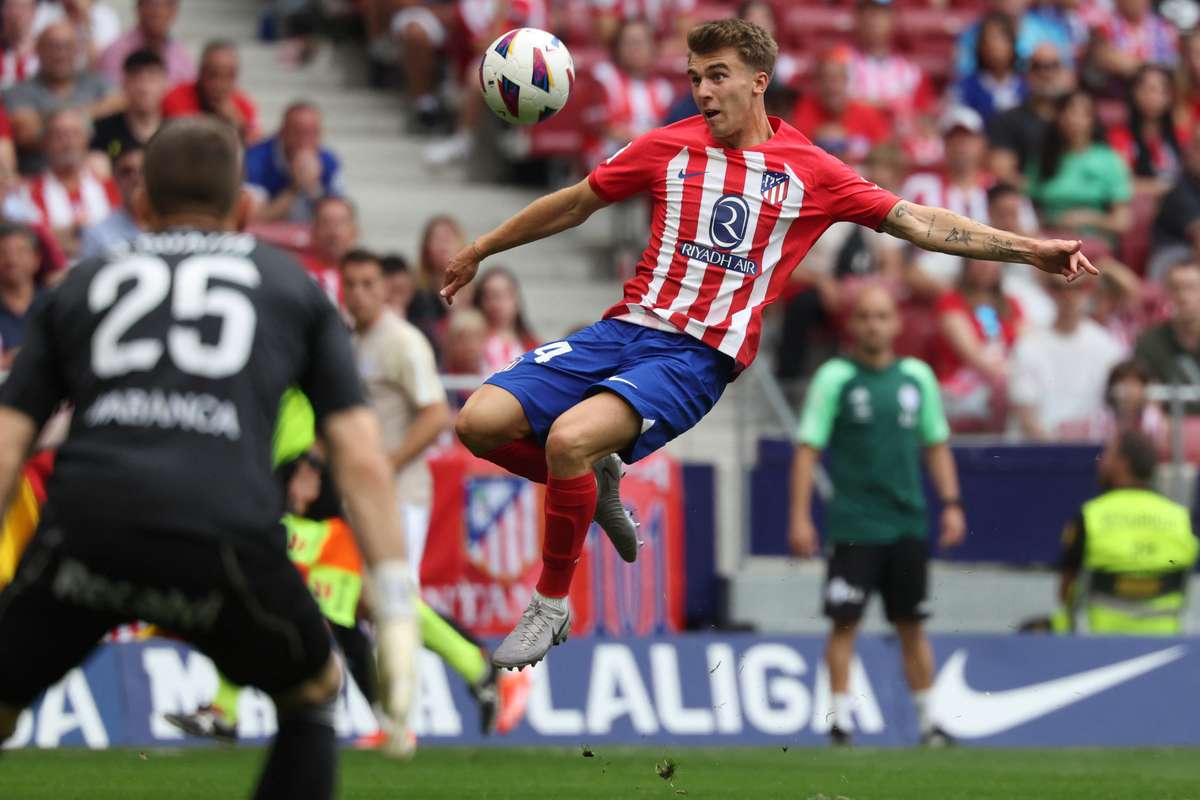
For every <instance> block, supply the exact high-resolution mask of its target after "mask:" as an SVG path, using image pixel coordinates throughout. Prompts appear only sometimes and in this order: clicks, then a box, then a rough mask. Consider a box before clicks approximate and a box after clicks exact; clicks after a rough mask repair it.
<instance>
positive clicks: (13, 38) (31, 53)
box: [0, 0, 38, 89]
mask: <svg viewBox="0 0 1200 800" xmlns="http://www.w3.org/2000/svg"><path fill="white" fill-rule="evenodd" d="M36 6H37V0H4V8H3V10H2V11H0V89H7V88H8V87H9V86H12V85H13V84H15V83H20V82H21V81H23V80H26V79H28V78H32V77H33V76H34V75H35V74H36V73H37V71H38V57H37V35H36V33H35V32H34V28H33V17H34V13H35V11H36Z"/></svg>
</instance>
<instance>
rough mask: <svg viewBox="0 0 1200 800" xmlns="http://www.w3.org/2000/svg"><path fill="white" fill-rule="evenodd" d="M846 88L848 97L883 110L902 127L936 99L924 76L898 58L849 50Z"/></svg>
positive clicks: (913, 66) (896, 56) (906, 61)
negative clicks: (848, 79) (848, 93)
mask: <svg viewBox="0 0 1200 800" xmlns="http://www.w3.org/2000/svg"><path fill="white" fill-rule="evenodd" d="M849 85H850V96H851V97H853V98H854V99H855V100H859V101H861V102H863V103H868V104H870V105H873V106H875V107H876V108H880V109H883V110H884V111H887V112H888V113H889V114H891V115H892V117H893V120H894V121H895V122H897V123H899V124H902V125H903V124H907V122H908V120H909V118H911V117H912V115H913V114H915V113H916V112H918V111H925V110H926V109H928V108H929V107H930V106H931V105H932V104H933V103H934V102H935V101H936V99H937V98H936V97H935V96H934V94H933V90H932V89H931V88H930V86H929V81H927V80H926V79H925V73H924V72H922V71H921V68H920V67H919V66H917V65H916V63H915V62H913V61H911V60H909V59H908V58H906V57H904V56H902V55H889V56H885V57H882V58H881V57H878V56H872V55H869V54H867V53H863V52H859V51H857V50H855V51H853V53H852V54H851V56H850V84H849Z"/></svg>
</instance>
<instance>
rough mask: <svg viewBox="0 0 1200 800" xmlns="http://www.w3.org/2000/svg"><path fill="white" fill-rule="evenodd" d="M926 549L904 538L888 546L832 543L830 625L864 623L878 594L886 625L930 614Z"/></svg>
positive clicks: (828, 597) (828, 591) (827, 603)
mask: <svg viewBox="0 0 1200 800" xmlns="http://www.w3.org/2000/svg"><path fill="white" fill-rule="evenodd" d="M928 585H929V545H928V544H927V543H926V541H925V540H924V539H917V538H913V537H905V538H902V539H897V540H896V541H894V542H891V543H890V544H843V543H839V544H835V545H834V547H833V554H832V555H831V556H830V558H829V563H828V566H827V568H826V574H825V616H827V617H829V618H830V619H832V620H833V621H834V622H841V623H850V622H858V621H859V620H860V619H862V615H863V609H864V608H865V607H866V605H867V601H868V600H870V599H871V593H872V592H874V591H875V590H878V591H879V593H880V594H881V595H882V596H883V608H884V612H885V614H886V615H887V619H888V621H889V622H893V623H894V622H917V621H920V620H923V619H925V618H926V617H927V616H929V614H928V613H927V612H926V610H925V593H926V590H927V588H928Z"/></svg>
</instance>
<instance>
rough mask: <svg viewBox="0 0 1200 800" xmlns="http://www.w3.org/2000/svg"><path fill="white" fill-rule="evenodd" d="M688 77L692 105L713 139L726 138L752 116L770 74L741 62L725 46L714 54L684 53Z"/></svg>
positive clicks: (731, 50)
mask: <svg viewBox="0 0 1200 800" xmlns="http://www.w3.org/2000/svg"><path fill="white" fill-rule="evenodd" d="M688 79H689V80H691V82H692V97H693V99H695V101H696V108H698V109H700V113H701V114H703V115H704V121H705V122H706V123H708V129H709V131H710V132H711V133H712V135H713V138H714V139H727V138H729V137H731V136H733V135H734V134H736V133H737V132H739V131H741V130H742V129H743V128H745V127H746V126H747V125H749V123H750V120H751V119H752V118H753V115H754V110H755V103H756V102H759V103H761V98H762V96H763V94H764V93H765V92H766V91H767V84H768V83H769V82H770V79H771V78H770V76H769V75H767V73H765V72H756V71H755V70H754V69H753V68H751V67H750V66H749V65H748V64H746V63H745V62H744V61H742V58H741V56H739V55H738V53H737V50H735V49H734V48H732V47H726V48H723V49H721V50H718V51H716V52H715V53H708V54H706V55H700V54H698V53H690V54H689V55H688Z"/></svg>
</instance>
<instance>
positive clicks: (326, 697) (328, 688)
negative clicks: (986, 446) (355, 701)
mask: <svg viewBox="0 0 1200 800" xmlns="http://www.w3.org/2000/svg"><path fill="white" fill-rule="evenodd" d="M341 690H342V660H341V659H340V658H338V657H337V656H336V655H333V654H331V655H330V656H329V660H328V661H326V662H325V666H324V667H322V668H321V671H320V672H319V673H317V674H316V675H314V676H313V677H311V678H309V679H308V680H306V681H305V682H304V683H302V684H300V685H299V686H297V687H296V688H295V689H293V690H292V691H290V692H288V693H287V695H285V696H284V697H281V698H279V699H278V702H279V703H280V705H283V706H287V707H294V706H320V705H324V704H326V703H328V702H330V701H331V700H333V699H334V698H336V697H337V695H338V692H340V691H341Z"/></svg>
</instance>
